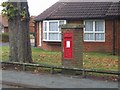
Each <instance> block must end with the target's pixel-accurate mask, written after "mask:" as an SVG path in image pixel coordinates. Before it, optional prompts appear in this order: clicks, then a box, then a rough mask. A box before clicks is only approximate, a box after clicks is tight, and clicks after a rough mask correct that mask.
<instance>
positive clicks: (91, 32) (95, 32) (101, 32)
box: [83, 20, 105, 42]
mask: <svg viewBox="0 0 120 90" xmlns="http://www.w3.org/2000/svg"><path fill="white" fill-rule="evenodd" d="M86 21H92V23H93V31H86V29H85V28H84V33H83V36H84V35H85V34H94V35H93V36H94V40H85V39H84V38H83V40H84V42H105V20H84V25H85V22H86ZM96 21H102V22H103V31H96V30H95V22H96ZM96 34H104V40H96V39H95V35H96ZM84 37H85V36H84Z"/></svg>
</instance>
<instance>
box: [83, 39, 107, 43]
mask: <svg viewBox="0 0 120 90" xmlns="http://www.w3.org/2000/svg"><path fill="white" fill-rule="evenodd" d="M84 42H88V43H90V42H93V43H97V42H99V43H103V42H105V41H104V40H103V41H86V40H84Z"/></svg>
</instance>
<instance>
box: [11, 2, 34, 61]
mask: <svg viewBox="0 0 120 90" xmlns="http://www.w3.org/2000/svg"><path fill="white" fill-rule="evenodd" d="M13 5H16V6H17V8H18V11H17V12H16V13H15V14H16V16H15V18H14V19H13V20H9V35H10V36H9V38H10V39H9V40H10V57H9V60H10V61H12V62H32V55H31V44H30V36H29V19H30V18H29V11H28V4H27V2H13ZM23 9H24V10H25V11H26V15H25V17H24V18H21V16H20V14H19V12H21V10H23Z"/></svg>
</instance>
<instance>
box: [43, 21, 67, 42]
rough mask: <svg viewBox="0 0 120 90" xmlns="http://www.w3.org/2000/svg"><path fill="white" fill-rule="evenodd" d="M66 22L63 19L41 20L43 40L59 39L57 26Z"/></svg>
mask: <svg viewBox="0 0 120 90" xmlns="http://www.w3.org/2000/svg"><path fill="white" fill-rule="evenodd" d="M62 24H66V21H65V20H49V21H43V40H44V41H61V31H60V28H59V26H60V25H62Z"/></svg>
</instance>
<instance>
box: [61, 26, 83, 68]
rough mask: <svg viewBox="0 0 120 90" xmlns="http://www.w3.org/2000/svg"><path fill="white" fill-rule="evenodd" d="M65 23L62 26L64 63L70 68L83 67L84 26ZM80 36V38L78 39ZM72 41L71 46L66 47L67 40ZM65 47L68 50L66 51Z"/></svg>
mask: <svg viewBox="0 0 120 90" xmlns="http://www.w3.org/2000/svg"><path fill="white" fill-rule="evenodd" d="M74 26H76V25H65V26H63V27H62V49H61V52H62V65H63V66H64V67H70V68H82V67H83V48H82V47H83V44H82V43H83V42H82V37H83V34H82V33H83V26H78V27H76V28H74ZM78 38H79V40H78ZM67 41H70V47H69V48H66V46H67V45H66V42H67ZM65 49H66V51H67V52H65ZM64 55H65V56H64Z"/></svg>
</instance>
